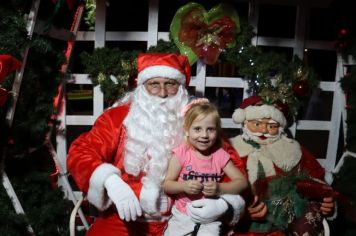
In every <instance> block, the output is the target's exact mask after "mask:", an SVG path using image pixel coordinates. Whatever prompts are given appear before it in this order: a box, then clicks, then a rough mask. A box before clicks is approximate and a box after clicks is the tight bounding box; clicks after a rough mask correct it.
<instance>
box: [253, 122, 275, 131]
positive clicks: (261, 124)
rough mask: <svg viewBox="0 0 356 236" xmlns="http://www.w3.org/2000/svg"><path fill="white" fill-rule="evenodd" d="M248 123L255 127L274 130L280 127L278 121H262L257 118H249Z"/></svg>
mask: <svg viewBox="0 0 356 236" xmlns="http://www.w3.org/2000/svg"><path fill="white" fill-rule="evenodd" d="M249 123H250V124H252V125H253V126H254V127H255V128H257V129H267V130H268V131H276V130H278V129H279V127H280V125H279V124H278V123H270V122H263V121H259V120H250V121H249Z"/></svg>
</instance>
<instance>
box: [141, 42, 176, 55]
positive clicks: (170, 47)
mask: <svg viewBox="0 0 356 236" xmlns="http://www.w3.org/2000/svg"><path fill="white" fill-rule="evenodd" d="M147 52H172V53H177V54H179V49H178V47H177V46H176V45H175V44H174V43H173V41H172V40H170V41H164V40H163V39H159V40H158V42H157V45H156V46H151V47H150V48H149V49H148V50H147Z"/></svg>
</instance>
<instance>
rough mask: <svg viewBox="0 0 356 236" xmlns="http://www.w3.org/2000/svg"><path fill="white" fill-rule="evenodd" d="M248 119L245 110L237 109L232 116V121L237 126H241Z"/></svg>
mask: <svg viewBox="0 0 356 236" xmlns="http://www.w3.org/2000/svg"><path fill="white" fill-rule="evenodd" d="M245 119H246V112H245V109H241V108H237V109H236V110H235V111H234V113H233V114H232V120H233V121H234V122H235V123H236V124H241V123H243V122H244V121H245Z"/></svg>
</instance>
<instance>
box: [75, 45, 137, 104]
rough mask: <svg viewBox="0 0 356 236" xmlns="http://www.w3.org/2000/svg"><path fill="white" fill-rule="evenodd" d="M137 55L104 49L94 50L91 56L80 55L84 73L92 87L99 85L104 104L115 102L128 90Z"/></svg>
mask: <svg viewBox="0 0 356 236" xmlns="http://www.w3.org/2000/svg"><path fill="white" fill-rule="evenodd" d="M138 53H139V52H138V51H130V52H129V51H121V50H120V49H119V48H114V49H110V48H105V47H104V48H97V49H95V50H94V52H93V53H92V54H89V53H87V52H83V53H82V54H81V55H80V58H81V60H82V62H83V65H84V69H85V72H86V73H88V74H89V75H90V78H91V80H92V82H93V84H94V85H100V88H101V90H102V91H103V93H104V100H105V101H106V102H111V101H114V100H116V99H117V98H119V97H121V96H122V95H124V93H125V92H127V91H128V90H129V80H130V78H131V77H132V76H133V75H134V74H135V73H136V67H137V66H136V58H137V55H138Z"/></svg>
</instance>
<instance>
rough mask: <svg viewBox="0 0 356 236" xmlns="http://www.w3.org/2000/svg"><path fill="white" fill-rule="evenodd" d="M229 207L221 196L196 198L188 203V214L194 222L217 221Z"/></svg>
mask: <svg viewBox="0 0 356 236" xmlns="http://www.w3.org/2000/svg"><path fill="white" fill-rule="evenodd" d="M227 209H228V204H227V202H226V201H225V200H223V199H221V198H219V199H209V198H205V199H200V200H195V201H192V202H191V203H190V204H188V205H187V213H188V215H189V216H190V217H191V218H192V220H193V221H194V222H196V223H202V224H207V223H211V222H213V221H216V220H217V219H218V218H219V217H220V216H221V215H223V214H224V213H225V212H226V211H227Z"/></svg>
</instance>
